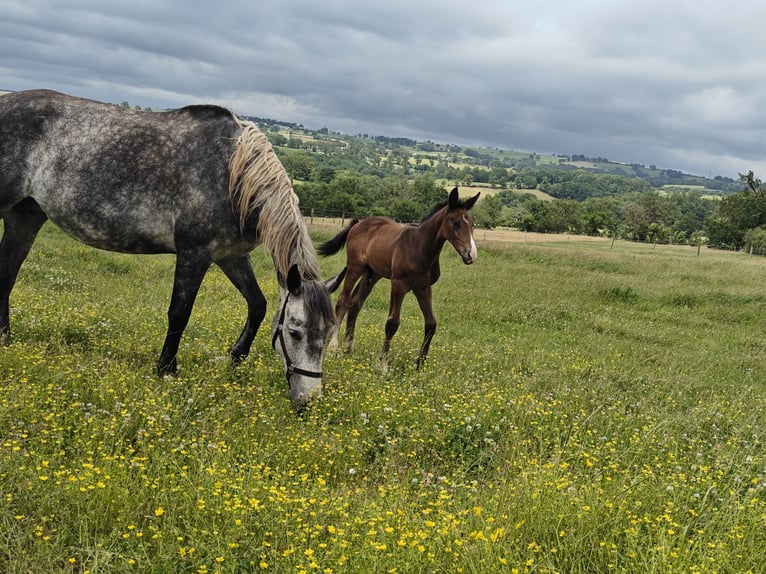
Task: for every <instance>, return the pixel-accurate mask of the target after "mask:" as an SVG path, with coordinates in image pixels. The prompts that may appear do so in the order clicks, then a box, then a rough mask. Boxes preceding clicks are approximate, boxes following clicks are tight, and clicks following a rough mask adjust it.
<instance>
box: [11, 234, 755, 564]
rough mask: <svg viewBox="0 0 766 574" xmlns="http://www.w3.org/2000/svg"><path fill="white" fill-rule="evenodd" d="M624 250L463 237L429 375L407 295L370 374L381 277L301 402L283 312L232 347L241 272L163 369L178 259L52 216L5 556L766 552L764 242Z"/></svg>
mask: <svg viewBox="0 0 766 574" xmlns="http://www.w3.org/2000/svg"><path fill="white" fill-rule="evenodd" d="M329 235H330V233H326V236H325V235H322V236H321V237H317V238H316V239H317V241H319V240H321V239H326V238H327V237H329ZM610 246H611V242H603V243H601V242H578V241H576V240H574V239H571V240H570V241H569V242H562V243H560V244H555V243H546V244H534V243H531V242H530V243H526V244H499V243H498V244H491V245H487V244H485V245H480V258H479V261H478V262H477V263H476V264H475V265H473V266H471V267H465V266H463V265H462V264H461V263H460V261H459V257H458V256H457V255H456V254H455V253H454V252H453V251H452V249H451V247H449V246H447V247H446V248H445V251H444V253H443V256H442V267H443V273H442V277H441V279H440V281H439V283H438V284H437V285H436V286H435V288H434V305H435V310H436V314H437V318H438V319H439V327H438V330H437V334H436V337H435V339H434V342H433V345H432V348H431V356H430V358H429V361H428V362H427V364H426V365H425V366H424V368H423V369H421V370H420V371H416V370H415V369H414V362H415V358H416V353H417V349H418V346H419V344H420V338H421V336H422V319H421V316H420V313H419V311H418V309H417V304H416V302H415V301H414V298H412V297H411V296H410V297H408V298H407V299H406V300H405V305H404V310H403V315H402V326H401V328H400V331H399V333H397V335H396V337H395V339H394V342H393V347H392V350H391V355H390V366H389V370H388V371H387V372H382V371H381V370H380V369H379V368H378V367H377V366H376V363H375V357H376V355H377V352H378V351H379V348H380V345H381V343H382V336H383V324H384V322H385V317H386V314H387V302H386V299H387V294H388V285H387V284H386V283H384V282H381V284H380V285H379V286H378V287H377V288H376V290H375V291H374V292H373V295H372V296H371V298H370V301H369V302H368V304H367V305H366V306H365V308H364V309H363V311H362V313H361V315H360V319H359V324H358V329H357V337H356V350H355V352H354V354H353V355H350V356H349V355H345V354H337V355H329V356H328V357H327V358H326V360H325V385H324V391H325V396H324V399H323V400H322V401H321V402H319V403H317V404H315V405H314V406H313V407H312V408H311V409H310V412H309V413H308V414H307V415H306V416H301V417H299V416H296V415H295V414H293V413H292V411H291V410H290V405H289V400H288V396H287V391H286V389H285V382H284V375H283V373H282V369H281V365H280V362H279V359H278V357H277V355H276V353H275V352H274V351H273V350H271V348H270V346H269V340H268V332H267V331H268V329H267V325H264V327H263V330H262V331H261V332H260V333H259V335H258V336H257V337H256V342H255V345H254V349H253V352H252V354H251V356H250V357H249V358H248V359H247V360H246V361H245V362H244V363H243V364H241V365H239V366H238V367H236V368H235V367H233V366H231V365H229V364H228V363H227V361H226V360H225V350H226V348H227V346H228V345H230V344H231V342H232V341H233V340H234V339H235V338H236V337H237V335H238V334H239V330H240V329H241V326H242V322H243V320H244V312H245V309H244V303H243V302H242V301H241V298H240V297H239V295H238V294H237V293H236V291H235V290H234V288H233V287H231V286H230V285H229V284H228V283H227V281H226V279H225V277H223V274H222V273H220V272H218V271H217V270H213V271H212V272H211V273H210V275H209V276H208V277H207V278H206V280H205V282H204V283H203V286H202V289H201V292H200V296H199V298H198V301H197V304H196V306H195V309H194V312H193V314H192V319H191V322H190V325H189V327H188V330H187V332H186V333H185V335H184V338H183V340H182V344H181V349H180V356H179V364H180V368H181V371H180V374H179V377H178V378H176V379H168V380H159V379H157V378H156V377H155V375H154V365H155V363H156V360H157V355H158V353H159V348H160V346H161V343H162V338H163V336H164V330H165V313H166V305H167V300H168V297H169V294H170V282H171V277H172V267H173V259H172V258H171V257H164V256H152V257H149V256H147V257H137V256H124V255H119V254H110V253H104V252H99V251H95V250H91V249H89V248H86V247H83V246H81V245H79V244H76V243H74V242H73V241H71V240H69V239H68V238H66V237H64V236H63V235H62V234H61V233H60V232H58V231H57V230H55V229H54V228H53V227H52V226H46V227H45V228H44V229H43V232H42V233H41V236H40V239H39V240H38V243H37V244H36V246H35V248H34V249H33V252H32V254H31V255H30V257H29V259H28V261H27V262H26V264H25V266H24V267H23V268H22V272H21V274H20V277H19V281H18V284H17V286H16V289H15V291H14V293H13V297H12V326H13V328H14V338H15V342H14V343H13V344H12V345H10V346H7V347H4V348H1V349H0V571H2V572H6V573H27V572H56V573H57V572H62V573H64V572H66V573H71V572H78V573H84V572H90V573H96V572H102V573H103V572H109V573H112V572H118V573H120V572H155V573H161V572H174V573H175V572H190V573H204V572H323V573H324V572H327V573H329V572H491V571H505V572H536V573H541V572H544V573H553V572H567V573H575V572H579V573H593V572H641V573H644V572H690V573H692V572H700V573H701V572H719V573H735V572H736V573H741V572H748V571H750V572H758V571H760V570H761V568H762V564H763V563H764V562H766V452H765V451H764V442H763V440H764V439H763V428H764V423H765V422H766V421H764V413H766V388H765V384H764V382H765V381H766V343H764V338H763V333H764V331H765V329H764V327H766V316H765V314H764V307H765V305H764V304H765V303H766V287H764V282H763V277H764V271H766V261H764V260H763V259H758V258H749V257H747V256H743V255H734V254H727V253H716V252H713V251H708V250H703V251H702V253H701V256H700V257H697V256H696V250H694V249H691V248H680V247H667V248H664V247H661V246H659V247H657V248H652V247H651V246H639V245H636V244H629V243H620V242H617V243H615V245H614V248H613V249H610ZM321 264H322V267H323V270H324V272H325V273H326V274H327V275H329V274H331V273H335V272H337V271H338V270H339V269H340V268H341V267H342V266H343V257H342V256H335V257H332V258H329V259H326V260H322V261H321ZM254 266H255V268H256V274H257V276H258V277H259V278H260V283H261V286H262V287H263V289H264V292H265V293H266V296H267V298H268V299H269V303H270V315H271V313H272V312H273V311H274V309H275V308H276V297H277V290H276V281H275V276H274V271H273V267H272V265H271V263H270V260H269V258H268V256H267V255H266V254H265V253H264V252H263V251H262V249H260V248H259V249H257V250H256V251H255V253H254ZM269 320H270V316H269Z"/></svg>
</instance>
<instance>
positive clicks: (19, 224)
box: [0, 198, 48, 344]
mask: <svg viewBox="0 0 766 574" xmlns="http://www.w3.org/2000/svg"><path fill="white" fill-rule="evenodd" d="M47 219H48V217H47V216H46V215H45V213H43V211H42V210H41V209H40V206H39V205H37V202H36V201H34V200H33V199H31V198H28V199H25V200H24V201H22V202H21V203H19V204H17V205H15V206H14V207H13V208H12V209H11V210H10V211H8V212H7V213H6V214H5V215H4V216H3V220H4V224H3V225H4V231H3V239H2V241H0V344H7V343H10V342H11V325H10V311H9V304H10V303H9V299H10V296H11V290H12V289H13V286H14V284H15V283H16V277H17V276H18V273H19V269H20V268H21V264H22V263H24V259H26V257H27V255H28V254H29V250H30V249H31V248H32V244H33V243H34V241H35V237H37V232H38V231H40V227H42V225H43V223H45V221H46V220H47Z"/></svg>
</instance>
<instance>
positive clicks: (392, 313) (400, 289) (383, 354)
mask: <svg viewBox="0 0 766 574" xmlns="http://www.w3.org/2000/svg"><path fill="white" fill-rule="evenodd" d="M407 291H409V287H407V285H406V284H404V283H401V282H400V281H396V280H391V301H390V303H389V307H388V319H386V339H385V340H384V341H383V349H382V350H381V351H380V355H378V361H380V364H381V365H382V366H383V368H384V369H385V368H387V367H388V350H389V349H390V348H391V339H393V338H394V335H395V334H396V332H397V331H398V330H399V318H400V316H401V313H402V301H403V300H404V296H405V295H406V294H407Z"/></svg>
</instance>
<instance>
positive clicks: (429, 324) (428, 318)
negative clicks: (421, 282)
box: [414, 285, 436, 368]
mask: <svg viewBox="0 0 766 574" xmlns="http://www.w3.org/2000/svg"><path fill="white" fill-rule="evenodd" d="M414 293H415V297H417V299H418V305H419V306H420V311H421V312H422V313H423V320H424V322H425V328H424V333H423V344H422V345H421V346H420V353H418V361H417V367H418V368H420V366H421V365H422V364H423V361H425V360H426V357H427V356H428V349H429V347H430V346H431V339H433V337H434V333H436V317H435V316H434V311H433V307H432V305H431V286H430V285H428V286H427V287H424V288H418V289H415V290H414Z"/></svg>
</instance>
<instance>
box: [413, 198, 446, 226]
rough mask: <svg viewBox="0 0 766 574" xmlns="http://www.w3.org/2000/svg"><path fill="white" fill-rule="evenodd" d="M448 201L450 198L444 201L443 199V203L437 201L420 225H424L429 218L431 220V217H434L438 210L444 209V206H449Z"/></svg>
mask: <svg viewBox="0 0 766 574" xmlns="http://www.w3.org/2000/svg"><path fill="white" fill-rule="evenodd" d="M448 203H449V200H448V199H445V200H444V201H442V202H441V203H437V204H436V205H434V206H433V208H431V211H429V212H428V213H427V214H426V216H425V217H424V218H423V219H421V220H420V225H423V224H424V223H425V222H426V221H428V220H429V219H431V218H432V217H433V216H434V215H436V213H437V212H438V211H441V210H442V209H444V208H445V207H446V206H447V204H448Z"/></svg>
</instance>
